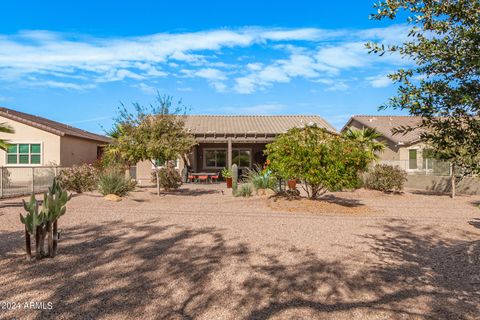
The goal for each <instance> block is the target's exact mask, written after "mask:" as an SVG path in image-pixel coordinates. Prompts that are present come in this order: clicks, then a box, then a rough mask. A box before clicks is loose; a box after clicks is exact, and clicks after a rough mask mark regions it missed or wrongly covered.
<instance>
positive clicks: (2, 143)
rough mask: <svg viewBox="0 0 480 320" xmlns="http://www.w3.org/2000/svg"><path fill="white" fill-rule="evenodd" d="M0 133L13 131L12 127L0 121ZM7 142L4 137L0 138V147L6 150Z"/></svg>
mask: <svg viewBox="0 0 480 320" xmlns="http://www.w3.org/2000/svg"><path fill="white" fill-rule="evenodd" d="M0 133H15V131H14V130H13V128H12V127H10V126H9V125H8V124H6V123H0ZM7 148H8V142H7V141H6V140H4V139H0V149H2V150H7Z"/></svg>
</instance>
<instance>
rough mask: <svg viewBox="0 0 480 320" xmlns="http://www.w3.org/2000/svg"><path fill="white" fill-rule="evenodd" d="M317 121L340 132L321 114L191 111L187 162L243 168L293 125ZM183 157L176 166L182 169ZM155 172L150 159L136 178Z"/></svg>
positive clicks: (196, 168)
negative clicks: (191, 142) (192, 142)
mask: <svg viewBox="0 0 480 320" xmlns="http://www.w3.org/2000/svg"><path fill="white" fill-rule="evenodd" d="M311 124H316V125H318V126H319V127H322V128H325V129H327V130H329V131H332V132H337V131H336V130H335V128H333V127H332V126H331V125H330V124H329V123H328V122H326V121H325V120H324V119H322V118H321V117H319V116H312V115H289V116H219V115H189V116H186V119H185V127H186V129H187V130H188V131H189V132H191V133H192V134H193V135H194V137H195V139H196V140H197V142H198V145H197V146H195V147H194V148H193V150H192V152H191V153H190V154H189V155H188V156H187V159H186V161H187V163H186V164H187V166H188V167H189V169H190V170H191V171H193V172H220V171H221V170H222V169H223V168H230V167H231V166H232V164H234V163H235V164H237V165H238V167H239V168H240V169H241V170H244V169H247V168H252V167H253V166H254V165H255V164H259V165H263V164H264V162H265V160H266V159H265V155H264V154H263V151H264V150H265V145H266V144H268V143H270V142H272V141H273V140H274V139H275V137H277V136H278V135H279V134H281V133H285V132H287V131H288V130H289V129H291V128H294V127H301V126H305V125H311ZM184 166H185V163H184V161H183V160H178V162H177V167H178V169H179V170H182V169H183V168H184ZM151 172H152V164H151V163H150V162H147V161H145V162H141V163H139V164H138V165H137V173H136V175H137V180H149V179H150V175H151Z"/></svg>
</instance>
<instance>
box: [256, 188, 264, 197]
mask: <svg viewBox="0 0 480 320" xmlns="http://www.w3.org/2000/svg"><path fill="white" fill-rule="evenodd" d="M264 195H265V189H257V196H264Z"/></svg>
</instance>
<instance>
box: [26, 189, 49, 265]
mask: <svg viewBox="0 0 480 320" xmlns="http://www.w3.org/2000/svg"><path fill="white" fill-rule="evenodd" d="M22 201H23V208H24V209H25V211H27V214H26V215H25V217H24V216H22V214H20V221H21V222H22V223H23V224H24V225H25V250H26V251H27V257H28V258H31V257H32V249H31V241H30V235H33V236H34V237H35V256H36V257H37V258H39V257H41V255H42V254H43V248H42V247H41V242H42V236H43V228H42V226H43V223H44V217H43V215H42V213H41V212H40V213H39V212H38V202H37V200H36V199H35V195H34V194H32V196H31V197H30V201H29V202H28V203H27V202H25V201H24V200H22Z"/></svg>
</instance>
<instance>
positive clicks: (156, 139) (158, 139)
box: [107, 95, 196, 194]
mask: <svg viewBox="0 0 480 320" xmlns="http://www.w3.org/2000/svg"><path fill="white" fill-rule="evenodd" d="M133 107H134V112H130V111H129V110H128V109H127V108H126V107H125V105H121V107H120V108H119V112H118V117H117V118H116V119H115V126H114V128H116V129H115V130H113V131H112V132H115V134H112V137H113V143H112V144H111V145H110V146H109V147H108V148H107V154H110V155H114V156H115V157H116V158H117V161H118V162H123V163H128V164H136V163H138V162H140V161H150V162H151V163H152V165H153V166H154V168H155V174H156V176H157V193H158V194H160V185H159V183H158V182H159V179H158V170H159V167H160V166H163V165H164V164H165V163H166V162H168V161H173V160H176V159H177V158H178V157H182V156H184V155H185V154H186V153H187V152H189V151H190V149H191V148H192V147H193V146H194V145H195V144H196V142H195V139H194V137H193V136H192V135H191V134H190V133H188V132H187V131H186V129H185V122H184V116H185V112H186V110H187V109H186V108H185V107H184V106H183V104H182V103H181V101H178V102H177V103H176V105H175V106H173V99H172V97H169V96H160V95H159V96H158V97H157V100H156V103H155V104H152V105H150V106H149V107H144V106H142V105H140V104H138V103H134V104H133Z"/></svg>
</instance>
